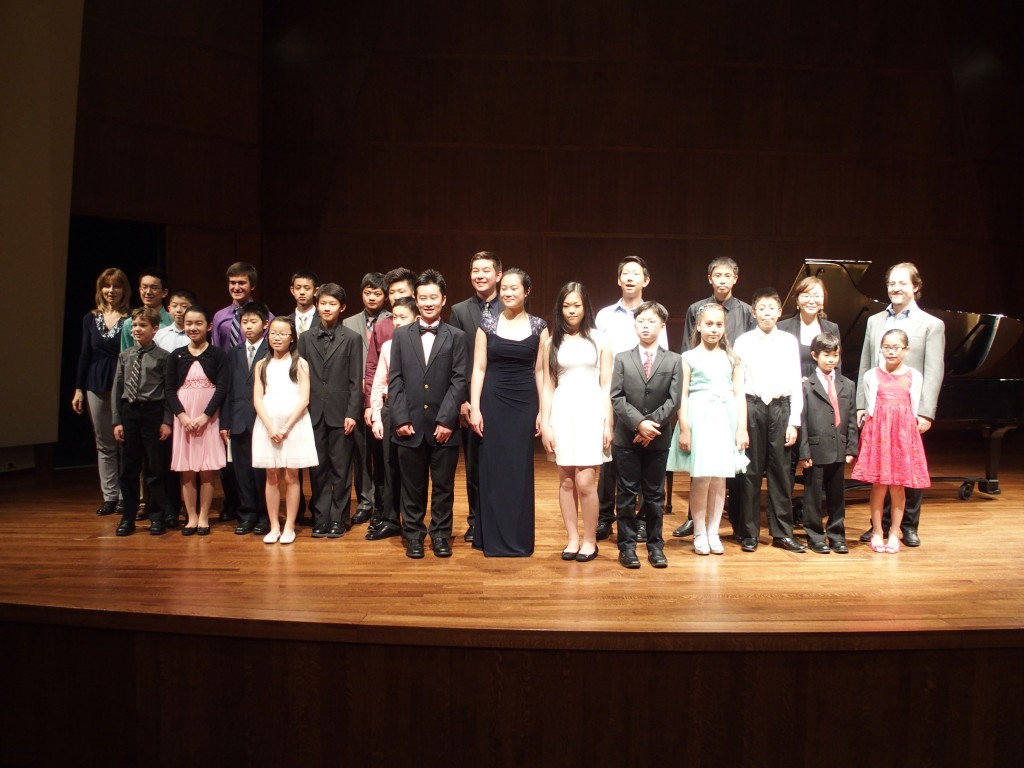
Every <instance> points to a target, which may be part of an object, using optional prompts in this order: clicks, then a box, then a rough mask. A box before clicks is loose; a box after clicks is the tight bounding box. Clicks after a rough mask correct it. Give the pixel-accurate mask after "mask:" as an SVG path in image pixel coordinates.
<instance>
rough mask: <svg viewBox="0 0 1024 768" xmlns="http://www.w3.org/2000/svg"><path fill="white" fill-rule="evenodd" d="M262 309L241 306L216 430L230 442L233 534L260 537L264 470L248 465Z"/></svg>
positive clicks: (265, 524) (262, 342)
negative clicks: (234, 503) (228, 385)
mask: <svg viewBox="0 0 1024 768" xmlns="http://www.w3.org/2000/svg"><path fill="white" fill-rule="evenodd" d="M269 314H270V313H269V311H268V310H267V308H266V306H265V305H263V304H260V303H258V302H255V301H252V302H249V303H248V304H246V305H245V306H244V307H242V315H241V318H240V326H241V331H242V337H243V338H242V342H241V343H240V344H237V345H236V346H234V347H232V348H231V349H230V350H229V351H228V371H229V372H230V374H231V389H230V390H228V396H227V399H225V401H224V407H223V408H221V416H220V431H221V435H224V436H225V437H227V438H228V439H229V440H230V442H231V464H232V470H233V472H234V475H235V485H236V489H237V491H238V518H239V519H238V526H237V527H236V528H235V533H236V534H238V535H239V536H244V535H245V534H247V533H255V534H257V535H260V536H262V535H263V534H265V533H267V531H269V530H270V520H269V518H268V517H267V502H266V497H265V495H264V488H265V486H266V482H267V473H266V471H265V470H262V469H256V468H254V467H253V465H252V428H253V426H254V425H255V424H256V409H255V408H254V407H253V404H252V391H253V369H254V368H255V367H256V362H257V361H258V360H262V359H263V357H264V356H265V355H266V354H267V340H266V338H265V336H264V334H265V333H266V331H267V325H268V323H269V319H268V318H269Z"/></svg>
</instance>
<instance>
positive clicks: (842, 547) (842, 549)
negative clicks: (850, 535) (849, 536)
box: [830, 539, 850, 555]
mask: <svg viewBox="0 0 1024 768" xmlns="http://www.w3.org/2000/svg"><path fill="white" fill-rule="evenodd" d="M830 546H831V547H832V551H833V552H835V553H836V554H837V555H845V554H847V553H849V551H850V548H849V547H848V546H846V542H845V541H843V540H841V539H840V540H839V541H833V542H832V543H831V544H830Z"/></svg>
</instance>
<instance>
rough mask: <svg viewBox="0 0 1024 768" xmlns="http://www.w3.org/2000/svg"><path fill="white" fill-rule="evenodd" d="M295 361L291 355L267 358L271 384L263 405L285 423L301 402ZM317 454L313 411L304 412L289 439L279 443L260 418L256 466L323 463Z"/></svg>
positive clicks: (279, 422)
mask: <svg viewBox="0 0 1024 768" xmlns="http://www.w3.org/2000/svg"><path fill="white" fill-rule="evenodd" d="M291 364H292V361H291V359H290V358H284V359H283V360H276V359H274V358H272V357H271V358H268V359H267V363H266V365H267V386H266V387H265V389H264V391H263V407H264V408H266V409H267V413H268V414H269V415H270V418H271V420H272V421H273V422H274V423H275V424H276V425H278V426H284V424H285V422H287V420H288V417H289V416H290V415H291V414H292V411H294V410H295V405H296V404H297V403H298V402H299V383H298V382H297V381H292V380H291V377H290V376H289V375H288V371H289V370H290V369H291ZM319 463H320V462H319V460H318V459H317V455H316V442H315V441H314V439H313V422H312V421H310V419H309V411H306V412H305V413H304V414H302V418H301V419H299V420H298V421H297V422H296V423H295V425H294V426H292V429H291V431H290V432H289V433H288V437H287V439H285V440H283V441H282V442H281V443H280V444H279V445H275V444H274V443H273V442H271V440H270V435H268V434H267V428H266V427H265V426H263V421H262V420H261V419H259V418H257V419H256V426H254V427H253V430H252V465H253V466H254V467H275V468H279V469H280V468H289V469H298V468H301V467H314V466H316V465H317V464H319Z"/></svg>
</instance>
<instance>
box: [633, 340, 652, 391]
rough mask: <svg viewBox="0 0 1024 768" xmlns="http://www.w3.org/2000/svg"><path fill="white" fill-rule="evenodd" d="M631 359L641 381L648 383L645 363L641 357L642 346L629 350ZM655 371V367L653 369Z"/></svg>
mask: <svg viewBox="0 0 1024 768" xmlns="http://www.w3.org/2000/svg"><path fill="white" fill-rule="evenodd" d="M629 359H630V361H632V363H633V367H634V368H635V369H636V375H637V376H639V377H640V381H642V382H644V383H645V384H646V383H647V377H646V376H644V364H643V361H642V359H641V357H640V346H639V345H637V346H635V347H633V349H631V350H630V352H629ZM652 373H653V369H652Z"/></svg>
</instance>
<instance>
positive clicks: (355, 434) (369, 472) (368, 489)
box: [352, 420, 380, 512]
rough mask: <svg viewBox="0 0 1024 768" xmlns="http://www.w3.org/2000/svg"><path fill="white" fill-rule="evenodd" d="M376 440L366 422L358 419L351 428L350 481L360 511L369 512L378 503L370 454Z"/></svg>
mask: <svg viewBox="0 0 1024 768" xmlns="http://www.w3.org/2000/svg"><path fill="white" fill-rule="evenodd" d="M376 442H377V440H376V438H374V436H373V433H372V432H370V428H369V427H368V426H366V422H365V421H362V420H360V421H359V423H358V424H356V428H355V429H354V430H352V464H353V467H352V481H353V484H354V485H355V488H356V508H357V509H359V510H360V511H362V510H366V511H367V512H371V511H372V510H374V509H376V507H377V504H378V503H380V499H379V498H377V487H376V485H374V482H373V464H372V461H373V460H372V458H371V455H370V451H371V446H373V444H374V443H376Z"/></svg>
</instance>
